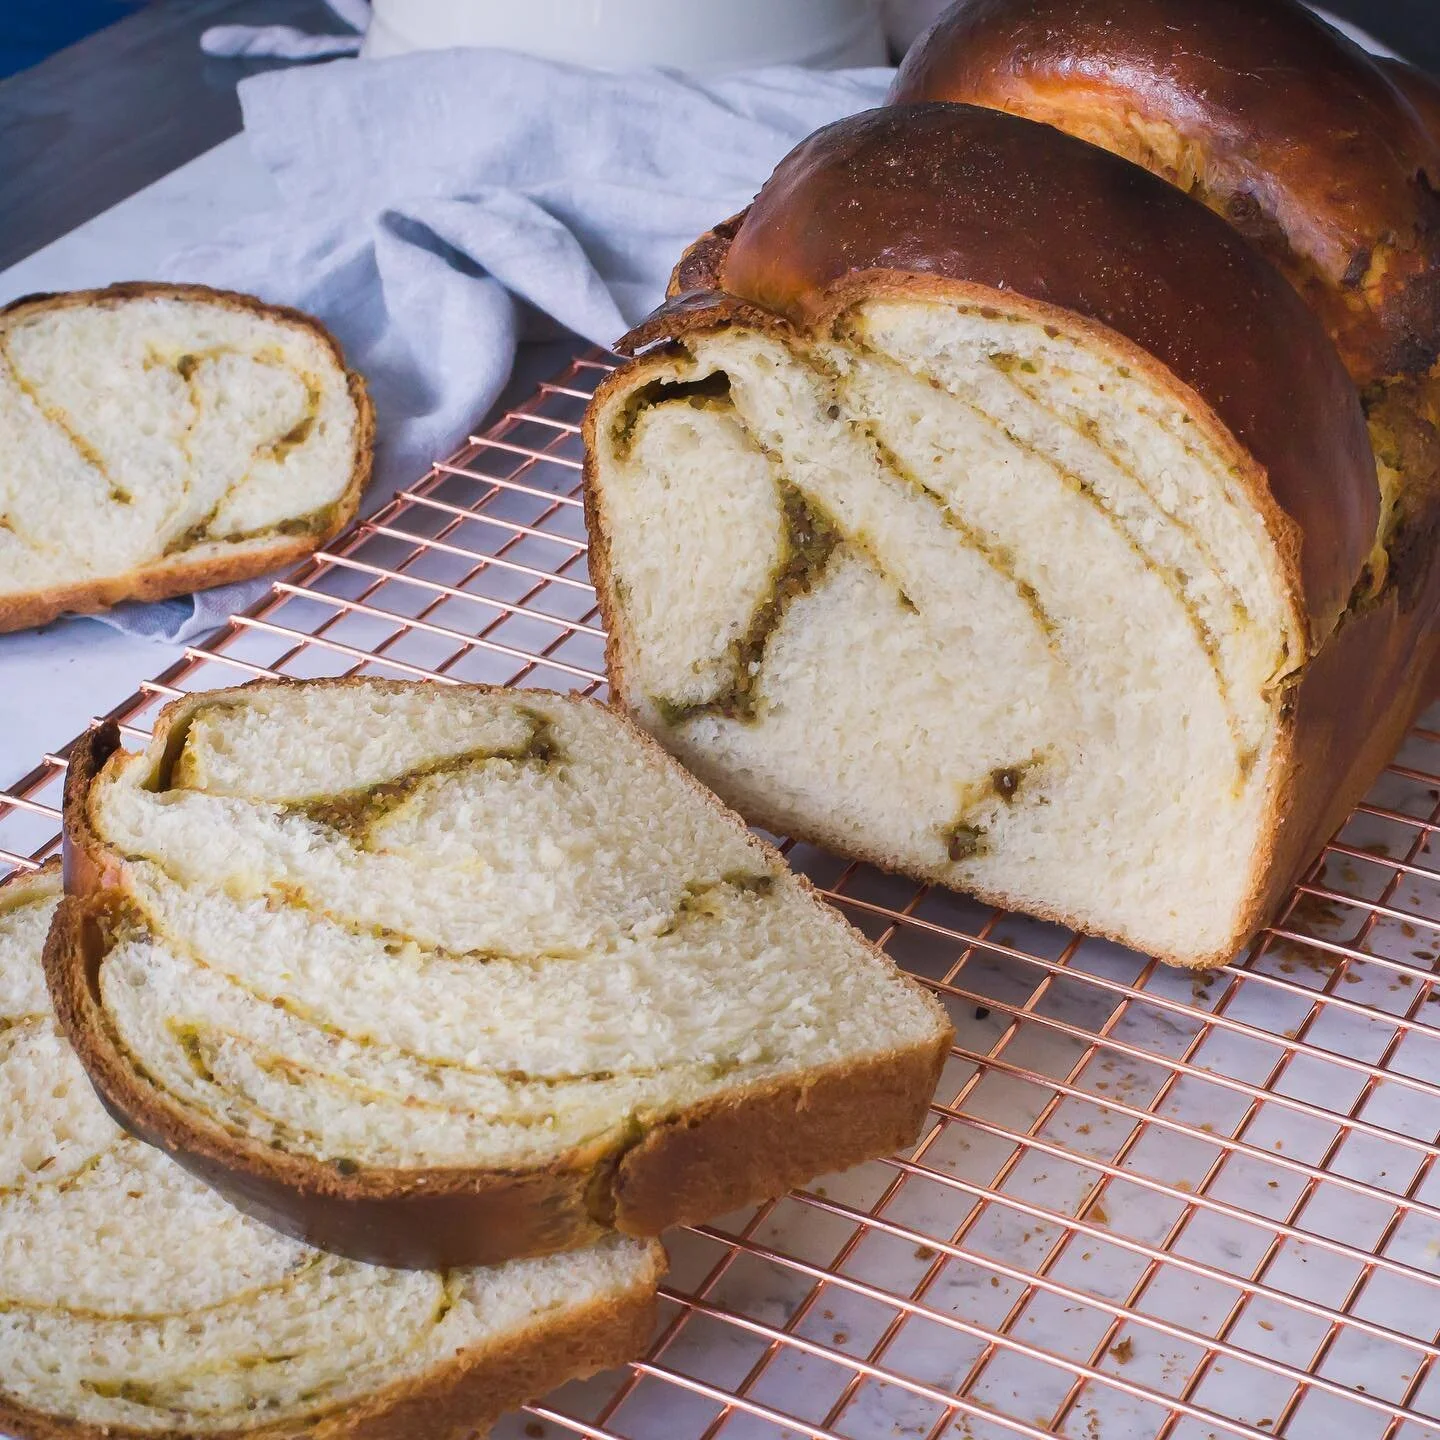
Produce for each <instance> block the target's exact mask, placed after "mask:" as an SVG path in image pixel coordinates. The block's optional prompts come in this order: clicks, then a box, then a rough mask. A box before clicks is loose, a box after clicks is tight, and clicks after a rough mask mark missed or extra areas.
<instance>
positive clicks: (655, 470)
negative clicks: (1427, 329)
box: [586, 104, 1440, 966]
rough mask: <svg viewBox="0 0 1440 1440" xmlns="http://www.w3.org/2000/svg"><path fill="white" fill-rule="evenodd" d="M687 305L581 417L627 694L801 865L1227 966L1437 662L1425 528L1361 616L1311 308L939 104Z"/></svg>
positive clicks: (1365, 524) (774, 193)
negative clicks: (801, 842) (970, 900)
mask: <svg viewBox="0 0 1440 1440" xmlns="http://www.w3.org/2000/svg"><path fill="white" fill-rule="evenodd" d="M816 215H824V216H826V217H827V223H826V224H824V225H817V224H815V223H814V217H815V216H816ZM674 283H675V285H676V286H677V287H678V288H679V289H681V290H683V291H684V292H685V293H681V294H676V295H674V296H673V297H672V299H671V300H670V302H669V303H667V305H666V306H664V307H663V308H662V309H661V310H659V311H657V312H656V314H655V315H654V316H652V317H651V318H650V319H649V320H648V321H646V322H645V323H644V324H643V325H642V326H641V327H639V329H638V330H637V331H635V332H634V333H632V335H630V336H629V337H627V339H626V340H624V341H622V342H621V348H622V349H628V350H631V351H633V352H634V354H635V356H636V358H635V359H634V360H632V361H631V362H630V363H629V364H627V365H624V366H622V367H621V368H620V369H619V370H618V371H617V372H616V373H615V374H614V375H613V376H611V377H610V378H609V379H608V380H607V382H606V383H605V385H603V386H602V387H601V388H600V390H599V391H598V393H597V394H596V396H595V399H594V402H593V404H592V405H591V407H590V410H589V412H588V415H587V420H586V442H587V471H586V499H587V518H588V522H589V531H590V540H591V548H590V567H591V574H592V576H593V578H594V580H595V583H596V590H597V594H598V595H599V598H600V603H601V607H602V610H603V612H604V615H605V618H606V626H607V630H608V635H609V639H608V661H609V672H610V678H611V685H612V687H613V690H614V692H615V695H616V696H617V698H618V699H619V700H620V701H621V702H622V703H624V704H625V705H626V706H627V707H628V708H629V709H630V710H631V711H632V713H634V714H635V716H636V718H637V719H638V720H639V721H640V723H641V724H642V725H644V726H645V728H646V729H647V730H649V731H650V732H651V733H653V734H654V735H656V736H657V737H658V738H660V739H661V740H662V741H663V743H664V744H665V745H666V747H667V748H668V749H670V750H671V751H672V752H673V753H675V754H676V755H677V756H679V757H680V758H681V759H682V760H683V761H684V762H685V763H686V765H687V766H689V767H690V769H691V770H693V771H694V773H695V774H696V775H697V776H699V778H700V779H702V780H703V781H704V782H705V783H706V784H708V785H710V786H712V787H713V788H714V789H715V791H716V792H717V793H718V794H719V795H720V796H721V798H722V799H724V800H725V801H726V802H727V803H729V804H732V805H734V806H735V807H736V808H737V809H738V810H739V811H740V812H741V813H742V814H744V815H746V816H747V817H748V818H749V819H751V820H752V821H754V822H756V823H758V824H760V825H763V826H765V827H766V828H767V829H770V830H772V831H775V832H776V833H781V834H787V835H792V836H797V837H802V838H805V839H809V840H813V841H815V842H816V843H819V844H822V845H825V846H827V847H828V848H831V849H833V850H836V851H839V852H840V853H842V854H846V855H850V856H852V857H856V858H859V859H865V860H870V861H873V862H874V863H876V864H879V865H883V866H885V867H887V868H890V869H895V870H899V871H902V872H904V873H906V874H909V875H912V876H914V877H916V878H918V879H922V880H927V881H936V882H939V883H942V884H945V885H949V886H953V887H954V888H956V889H959V890H965V891H969V892H972V893H974V894H977V895H979V896H981V897H983V898H985V899H986V900H989V901H992V902H994V903H996V904H1002V905H1005V906H1008V907H1011V908H1015V909H1020V910H1025V911H1028V912H1030V913H1033V914H1038V915H1041V916H1044V917H1046V918H1049V919H1053V920H1056V921H1058V922H1061V923H1063V924H1066V925H1070V926H1073V927H1075V928H1076V929H1080V930H1084V931H1087V932H1091V933H1098V934H1101V935H1105V936H1109V937H1111V938H1113V939H1116V940H1119V941H1121V942H1123V943H1125V944H1129V945H1132V946H1134V947H1135V948H1137V949H1140V950H1143V951H1145V952H1146V953H1148V954H1151V955H1156V956H1159V957H1161V958H1163V959H1165V960H1168V961H1172V962H1175V963H1179V964H1184V965H1196V966H1206V965H1214V964H1220V963H1223V962H1224V961H1226V960H1228V959H1230V958H1231V957H1232V956H1233V955H1234V953H1235V952H1236V950H1237V949H1238V948H1239V947H1240V946H1241V945H1243V944H1244V943H1245V941H1246V940H1247V939H1248V938H1249V937H1250V936H1251V935H1252V934H1254V932H1255V931H1256V929H1257V928H1258V927H1259V926H1260V925H1262V924H1263V923H1264V922H1265V921H1266V920H1267V919H1268V918H1269V917H1270V916H1271V915H1272V914H1273V913H1274V910H1275V908H1276V907H1277V906H1278V904H1279V903H1281V902H1282V901H1283V899H1284V898H1285V896H1286V895H1287V894H1288V893H1289V887H1290V886H1291V884H1292V883H1293V881H1294V880H1295V878H1296V876H1297V874H1298V872H1299V871H1300V869H1301V868H1302V867H1303V866H1304V865H1306V864H1308V863H1309V862H1310V860H1311V859H1312V858H1313V856H1314V853H1315V851H1316V850H1317V849H1318V848H1319V846H1320V845H1321V844H1322V843H1323V842H1324V841H1325V840H1326V839H1328V838H1329V836H1330V835H1331V834H1332V833H1333V831H1334V828H1335V827H1336V826H1337V825H1338V824H1339V823H1341V822H1342V821H1343V819H1344V817H1345V815H1346V814H1348V813H1349V810H1350V808H1351V807H1352V806H1353V805H1354V804H1355V802H1356V801H1357V800H1358V799H1359V797H1360V795H1361V794H1363V792H1364V790H1365V788H1366V787H1367V786H1368V785H1369V784H1370V783H1371V781H1372V780H1373V779H1374V777H1375V775H1376V773H1377V772H1378V771H1379V769H1380V767H1381V766H1382V765H1383V764H1384V763H1385V761H1386V760H1388V759H1389V757H1390V756H1391V755H1392V754H1393V753H1394V747H1395V746H1396V744H1397V743H1398V741H1399V738H1400V736H1401V735H1402V734H1403V733H1404V730H1405V727H1406V726H1407V725H1408V724H1409V722H1410V720H1411V719H1412V718H1413V716H1414V715H1415V713H1416V710H1417V707H1418V704H1419V702H1420V700H1421V699H1422V698H1423V696H1424V694H1425V692H1426V679H1425V677H1426V672H1427V670H1428V668H1429V665H1430V663H1431V661H1432V660H1433V659H1434V658H1435V657H1436V655H1437V649H1440V626H1437V625H1436V623H1435V619H1436V616H1437V613H1440V565H1437V563H1436V561H1435V553H1434V545H1433V525H1432V526H1429V528H1422V529H1420V530H1418V531H1417V532H1416V536H1417V538H1419V539H1421V540H1425V538H1426V537H1431V538H1430V539H1429V540H1428V541H1427V542H1426V543H1425V544H1423V545H1422V548H1421V551H1420V552H1419V553H1417V554H1416V555H1415V556H1413V557H1412V561H1411V562H1407V563H1406V564H1405V565H1394V566H1392V567H1391V570H1390V576H1391V578H1390V581H1389V582H1388V583H1387V585H1386V586H1385V587H1384V589H1383V590H1382V591H1381V592H1380V593H1379V594H1378V595H1372V594H1371V593H1370V579H1371V578H1373V575H1372V574H1371V572H1370V571H1369V570H1368V569H1367V567H1368V566H1369V564H1370V559H1371V556H1372V554H1373V552H1374V549H1375V545H1376V541H1377V534H1378V526H1379V523H1380V518H1381V509H1380V503H1379V487H1378V484H1377V480H1376V464H1375V457H1374V454H1373V453H1372V451H1371V448H1370V444H1369V440H1368V437H1367V432H1366V422H1365V414H1364V411H1363V409H1362V406H1361V403H1360V397H1359V395H1358V394H1357V392H1356V389H1355V386H1354V383H1353V381H1352V380H1351V378H1350V376H1349V375H1348V374H1347V373H1346V371H1345V369H1344V367H1343V365H1342V364H1341V361H1340V357H1339V354H1338V353H1337V352H1336V350H1335V347H1334V345H1333V343H1332V342H1331V340H1330V338H1329V337H1328V336H1327V334H1326V333H1325V331H1324V329H1323V327H1322V326H1321V324H1320V322H1319V321H1318V320H1317V318H1316V317H1315V315H1314V314H1313V313H1312V312H1311V311H1310V310H1309V309H1308V308H1307V307H1306V305H1305V303H1304V302H1303V301H1302V300H1301V298H1300V297H1299V295H1298V294H1297V293H1296V292H1295V291H1294V290H1293V289H1292V288H1291V287H1290V286H1289V285H1288V284H1287V283H1286V281H1285V280H1284V278H1283V277H1282V276H1281V275H1280V273H1279V272H1278V271H1277V270H1275V269H1274V268H1273V267H1272V266H1271V265H1270V264H1269V263H1268V262H1267V261H1266V260H1265V259H1264V258H1263V257H1262V256H1261V255H1260V254H1259V253H1258V252H1257V251H1255V250H1254V249H1253V248H1252V247H1251V246H1250V245H1249V243H1248V242H1247V241H1246V240H1244V239H1243V238H1242V237H1241V236H1240V235H1239V234H1237V233H1236V232H1235V231H1233V230H1232V229H1231V228H1230V227H1229V226H1228V225H1226V223H1225V222H1224V221H1223V220H1221V219H1220V218H1219V217H1218V216H1216V215H1214V214H1212V213H1210V212H1209V211H1208V210H1206V209H1205V208H1204V207H1203V206H1201V205H1199V204H1198V203H1197V202H1195V201H1193V200H1191V199H1189V198H1188V197H1186V196H1185V195H1183V194H1181V193H1180V192H1179V191H1177V190H1176V189H1174V188H1172V187H1171V186H1169V185H1167V184H1165V183H1163V182H1162V181H1160V180H1158V179H1157V178H1156V177H1155V176H1153V175H1150V174H1148V173H1147V172H1145V171H1144V170H1142V169H1140V168H1139V167H1138V166H1135V165H1132V164H1130V163H1128V162H1126V161H1124V160H1122V159H1120V158H1118V157H1117V156H1114V155H1111V154H1109V153H1107V152H1105V151H1103V150H1100V149H1097V148H1096V147H1094V146H1091V145H1087V144H1083V143H1081V142H1080V141H1077V140H1075V139H1073V138H1071V137H1069V136H1066V135H1062V134H1060V133H1059V132H1058V131H1056V130H1053V129H1051V128H1049V127H1048V126H1043V125H1039V124H1036V123H1034V122H1031V121H1026V120H1021V119H1018V118H1016V117H1013V116H1009V115H1003V114H1000V113H997V112H994V111H989V110H978V109H973V108H971V107H969V106H963V105H940V104H934V105H915V106H904V107H892V108H887V109H882V110H877V111H872V112H869V113H868V114H865V115H860V116H854V117H851V118H850V119H847V120H843V121H840V122H839V123H837V124H836V125H833V126H829V127H827V128H826V129H824V130H821V131H819V132H818V133H817V134H816V135H814V136H812V137H811V138H810V139H809V140H807V141H805V142H804V143H803V144H802V145H800V146H799V147H798V148H797V149H796V150H795V151H794V152H792V154H791V155H790V156H788V157H787V158H786V159H785V160H784V161H783V162H782V163H781V165H780V167H779V168H778V169H777V171H776V173H775V175H774V177H773V178H772V179H771V180H770V181H769V182H768V183H767V185H766V186H765V188H764V189H763V190H762V191H761V193H760V195H759V196H758V197H757V199H756V201H755V203H754V205H753V206H752V207H751V208H750V210H749V211H748V212H746V214H744V215H743V216H739V217H736V218H735V219H733V220H730V221H728V222H726V223H725V224H724V225H723V226H721V227H719V229H717V231H716V232H715V233H714V234H713V235H711V236H709V237H706V238H705V239H703V240H702V241H701V242H699V243H698V244H697V245H695V246H693V247H692V248H691V249H690V251H689V252H687V254H686V256H685V257H684V258H683V259H682V261H681V263H680V265H679V267H678V268H677V271H676V276H675V282H674ZM1397 577H1408V578H1407V579H1404V580H1400V579H1397Z"/></svg>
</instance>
